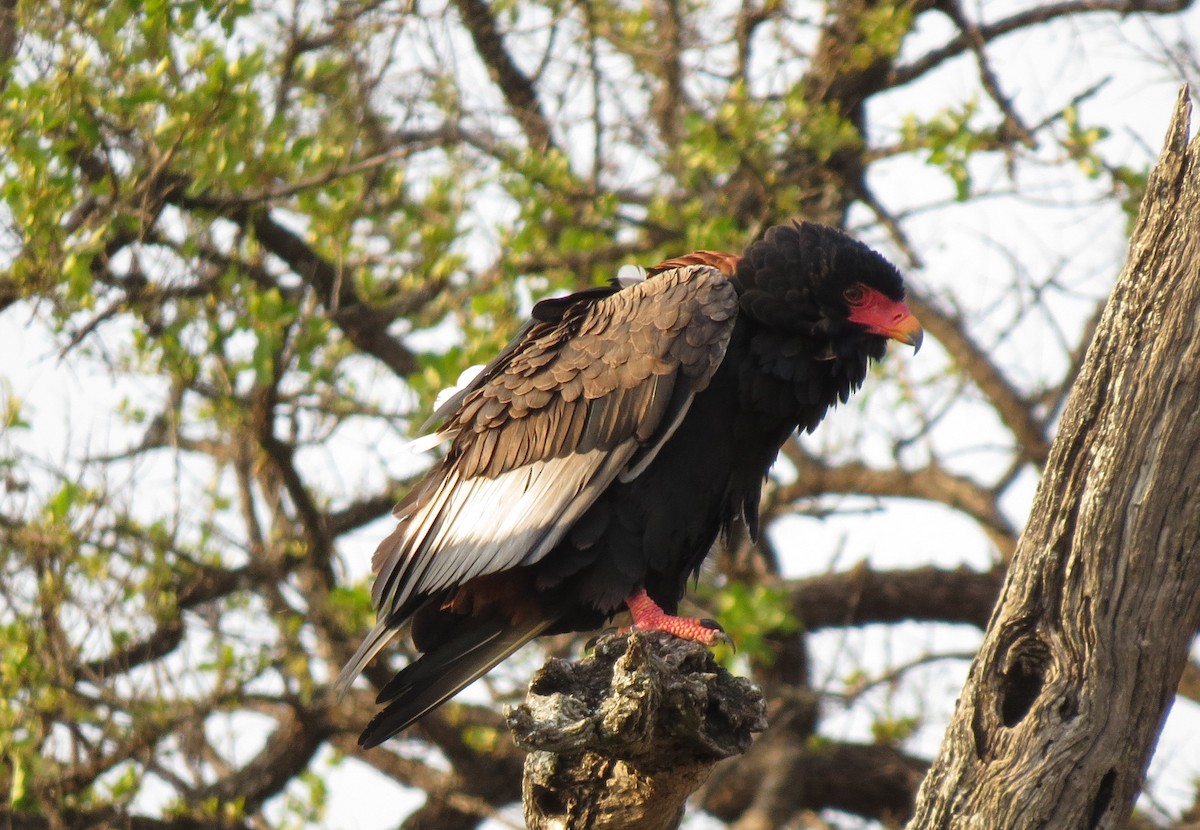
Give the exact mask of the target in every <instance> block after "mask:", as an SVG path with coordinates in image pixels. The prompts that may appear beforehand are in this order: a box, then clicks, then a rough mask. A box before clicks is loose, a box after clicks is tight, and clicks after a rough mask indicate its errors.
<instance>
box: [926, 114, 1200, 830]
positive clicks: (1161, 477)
mask: <svg viewBox="0 0 1200 830" xmlns="http://www.w3.org/2000/svg"><path fill="white" fill-rule="evenodd" d="M1190 113H1191V105H1190V102H1189V99H1188V96H1187V92H1186V90H1184V91H1183V92H1182V93H1181V95H1180V99H1179V103H1178V105H1177V107H1176V111H1175V114H1174V117H1173V119H1172V123H1171V126H1170V129H1169V130H1168V134H1167V139H1166V144H1165V147H1164V149H1163V152H1162V155H1161V157H1160V158H1159V161H1158V164H1157V166H1156V167H1155V170H1154V172H1153V173H1152V175H1151V177H1150V181H1149V184H1148V186H1147V192H1146V196H1145V199H1144V201H1143V203H1142V207H1141V214H1140V216H1139V218H1138V223H1137V228H1136V229H1135V231H1134V235H1133V240H1132V241H1131V243H1130V249H1129V259H1128V262H1127V263H1126V266H1125V269H1124V270H1123V272H1122V274H1121V276H1120V278H1119V280H1118V282H1117V285H1116V288H1115V289H1114V291H1113V295H1112V297H1111V299H1110V300H1109V303H1108V306H1107V308H1106V309H1105V312H1104V316H1103V319H1102V321H1101V323H1100V326H1099V328H1098V330H1097V332H1096V336H1095V339H1094V340H1093V342H1092V345H1091V347H1090V349H1089V352H1088V355H1087V359H1086V362H1085V365H1084V368H1083V371H1082V372H1081V374H1080V376H1079V379H1078V381H1077V382H1076V385H1075V387H1074V389H1073V390H1072V392H1071V397H1070V399H1069V401H1068V403H1067V407H1066V411H1065V413H1064V415H1063V419H1062V425H1061V426H1060V428H1059V432H1058V436H1057V438H1056V439H1055V441H1054V445H1053V448H1052V450H1051V454H1050V459H1049V462H1048V466H1047V469H1046V472H1045V475H1044V477H1043V479H1042V482H1041V486H1040V489H1039V491H1038V495H1037V499H1036V502H1035V504H1034V507H1033V511H1032V514H1031V516H1030V521H1029V524H1028V526H1027V527H1026V529H1025V532H1024V534H1023V535H1022V537H1021V541H1020V543H1019V545H1018V547H1017V551H1016V554H1015V555H1014V557H1013V562H1012V568H1011V570H1010V571H1009V574H1008V578H1007V582H1006V584H1005V586H1004V588H1003V590H1002V592H1001V598H1000V604H999V605H998V607H997V609H996V612H995V614H994V615H993V617H992V621H991V624H990V626H989V628H988V632H987V635H986V638H985V641H984V644H983V647H982V648H981V650H980V652H979V655H978V657H977V658H976V660H975V663H974V664H973V666H972V668H971V671H970V675H969V677H968V680H967V685H966V687H965V689H964V690H963V693H962V696H961V698H960V700H959V705H958V710H957V712H956V713H955V716H954V719H953V721H952V722H951V724H950V728H949V730H948V732H947V735H946V739H945V741H944V743H943V745H942V748H941V752H940V753H939V755H938V758H937V759H936V760H935V762H934V765H933V767H932V769H931V771H930V773H929V775H928V777H927V778H926V780H925V782H924V784H923V785H922V788H921V792H920V795H919V796H918V803H917V807H916V811H915V817H914V818H913V820H912V822H911V823H910V824H909V825H908V826H909V828H939V830H941V829H942V828H945V829H946V830H949V828H987V830H1004V829H1006V828H1035V827H1037V828H1055V830H1059V829H1060V828H1063V829H1066V830H1075V829H1076V828H1079V830H1092V828H1118V827H1122V826H1124V825H1125V824H1126V822H1127V821H1128V819H1129V816H1130V813H1131V810H1132V805H1133V801H1134V799H1135V797H1136V796H1137V794H1138V792H1139V790H1140V788H1141V785H1142V781H1143V777H1144V775H1145V770H1146V765H1147V763H1148V762H1149V758H1150V754H1151V752H1152V750H1153V747H1154V744H1155V741H1156V739H1157V737H1158V733H1159V730H1160V728H1161V726H1162V722H1163V719H1164V718H1165V716H1166V712H1167V710H1168V708H1169V707H1170V704H1171V701H1172V699H1173V696H1174V692H1175V688H1176V685H1177V683H1178V681H1179V677H1180V673H1181V671H1182V669H1183V666H1184V663H1185V660H1186V657H1187V651H1188V646H1189V644H1190V642H1191V640H1192V634H1193V632H1194V631H1195V630H1196V628H1197V623H1198V621H1200V331H1198V327H1200V140H1196V141H1192V142H1191V145H1190V146H1189V145H1188V140H1187V136H1188V121H1189V116H1190Z"/></svg>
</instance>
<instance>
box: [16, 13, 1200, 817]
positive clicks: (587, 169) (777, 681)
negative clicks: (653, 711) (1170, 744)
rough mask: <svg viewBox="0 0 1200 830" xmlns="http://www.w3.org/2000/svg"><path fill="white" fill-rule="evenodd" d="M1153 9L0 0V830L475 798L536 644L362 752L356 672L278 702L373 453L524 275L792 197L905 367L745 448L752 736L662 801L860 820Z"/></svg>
mask: <svg viewBox="0 0 1200 830" xmlns="http://www.w3.org/2000/svg"><path fill="white" fill-rule="evenodd" d="M1189 7H1190V0H1064V2H1057V3H1035V4H1019V3H1010V2H1003V3H991V4H986V5H977V6H973V7H967V6H965V5H963V4H959V3H957V2H954V0H948V1H945V2H930V1H929V0H901V2H882V1H881V0H829V2H827V3H824V4H821V3H806V2H794V3H780V2H775V1H774V0H761V2H760V0H742V1H741V2H737V0H729V2H719V3H713V4H706V3H681V2H677V0H646V2H610V1H609V0H584V1H583V2H566V3H560V2H557V1H556V0H549V2H531V0H496V1H495V2H492V3H490V4H489V3H487V2H485V0H450V2H448V3H446V4H442V3H439V2H436V0H435V2H430V3H420V4H418V3H415V2H412V0H400V2H391V0H370V1H369V2H361V3H349V2H334V0H294V2H288V1H285V2H279V3H265V2H264V3H250V2H244V1H243V0H227V2H215V0H187V1H186V2H178V3H161V2H160V3H148V4H139V3H133V2H124V1H122V0H118V2H112V3H108V2H104V3H102V2H80V3H73V2H66V0H47V2H43V3H32V2H28V0H0V141H2V144H0V146H2V147H3V155H2V156H0V186H2V194H3V202H2V203H0V338H2V340H0V343H3V347H2V348H0V353H2V354H3V355H4V357H3V359H2V361H0V375H2V376H3V380H2V381H0V383H2V384H3V385H2V386H0V394H2V395H3V418H4V420H3V425H4V432H3V436H2V437H0V467H2V469H3V474H4V481H3V492H2V493H0V562H2V567H3V578H2V579H0V785H2V786H0V792H4V793H5V794H6V805H5V806H4V807H2V808H0V811H2V813H3V816H4V821H5V822H6V823H7V824H9V825H10V826H13V827H21V828H25V827H28V828H51V827H55V828H57V827H91V826H97V825H103V824H120V825H122V826H136V827H138V828H145V829H146V830H156V829H157V828H163V830H165V829H166V828H180V829H181V830H182V829H183V828H197V829H199V828H207V827H227V826H229V827H241V826H245V827H260V826H285V827H302V826H334V827H349V826H357V827H364V828H375V827H378V828H390V827H404V828H450V829H451V830H452V828H470V827H476V826H479V825H481V824H484V823H487V822H489V821H491V822H498V823H499V824H500V825H503V824H504V822H510V823H511V822H513V821H517V820H519V819H516V818H515V816H517V815H519V813H516V812H513V811H511V810H508V811H506V810H505V808H506V806H509V805H511V804H512V803H513V802H515V801H517V800H518V799H519V796H520V790H519V786H520V766H521V762H522V756H521V753H519V752H518V751H517V750H515V749H514V748H513V747H512V746H511V743H510V741H509V740H508V737H507V734H506V731H505V730H504V727H503V722H502V718H501V715H500V707H499V705H498V704H497V702H496V701H502V700H507V699H511V698H512V697H513V696H514V694H516V693H519V690H520V689H521V687H522V685H523V683H524V681H525V680H527V678H528V676H529V674H530V671H531V668H532V667H533V666H536V665H537V664H539V663H540V661H541V659H542V657H543V653H544V651H545V650H546V649H549V650H551V651H556V652H560V653H572V652H573V651H575V650H577V648H578V643H577V642H574V641H571V640H569V639H566V638H563V639H560V640H557V641H554V642H550V643H546V644H543V646H542V647H541V648H542V651H538V652H536V653H531V651H527V652H525V654H524V656H522V657H519V658H517V659H514V660H512V661H510V663H509V664H508V665H506V666H505V667H503V668H502V669H501V670H499V671H497V672H495V673H493V675H492V677H491V678H489V680H488V681H485V683H483V684H481V686H482V687H483V688H477V689H475V690H474V691H473V693H471V694H468V695H466V696H464V697H463V698H462V699H460V700H459V701H458V702H456V703H454V704H451V705H449V706H447V707H445V708H444V709H442V710H440V711H439V712H438V713H437V714H435V715H434V716H432V717H430V718H428V719H427V720H426V721H424V722H423V723H422V724H421V725H420V726H418V727H417V728H415V729H413V730H412V731H411V732H410V733H408V734H406V736H405V737H404V738H403V739H402V740H397V741H393V742H391V743H390V744H389V745H388V746H386V747H384V748H382V749H380V750H375V751H372V752H368V753H362V752H361V751H359V750H358V749H357V747H356V745H355V737H356V735H357V733H358V731H359V730H360V729H361V727H362V726H363V724H365V722H366V721H367V720H368V719H369V717H370V715H371V714H372V712H373V710H374V706H373V704H372V698H373V696H374V693H373V691H372V689H371V688H369V685H370V684H375V685H378V684H381V683H382V682H383V681H384V680H386V677H387V676H388V674H389V672H388V671H387V670H386V669H384V668H380V667H378V666H377V667H375V668H374V669H372V670H371V671H369V672H368V677H367V680H368V683H362V684H360V685H359V686H358V687H357V688H356V689H355V691H354V692H353V693H352V694H351V695H350V696H349V697H348V698H347V699H346V700H344V701H342V702H340V703H339V702H337V701H335V700H333V699H332V697H331V696H330V694H329V692H328V682H329V680H330V679H331V677H332V676H333V674H335V673H336V671H337V669H338V668H339V667H340V665H341V664H342V662H343V661H344V660H345V659H346V657H348V656H349V654H350V653H351V652H352V650H353V648H354V646H355V645H356V643H357V640H358V638H359V637H360V636H361V634H362V632H364V631H365V630H366V629H367V627H368V626H369V621H370V618H371V611H370V607H369V601H368V584H369V583H368V580H367V573H366V572H367V563H368V560H369V557H370V553H371V551H372V549H373V547H374V543H375V541H376V540H377V539H378V538H379V537H380V536H382V535H383V534H384V533H386V532H387V530H388V529H389V527H390V521H391V520H390V519H389V518H388V514H389V511H390V509H391V507H392V505H393V503H394V502H395V501H396V500H397V499H398V498H399V496H400V495H402V494H403V492H404V491H405V487H406V485H407V484H408V483H410V482H411V481H412V480H413V478H414V477H415V476H416V475H417V474H419V472H420V470H421V469H422V468H423V467H424V466H425V465H426V464H428V459H424V458H421V457H419V456H414V455H412V454H409V453H406V452H405V451H404V450H403V443H404V441H405V440H406V439H407V438H408V437H409V436H411V435H412V434H414V431H415V429H416V427H417V426H419V425H420V424H421V422H422V421H423V420H424V419H425V417H426V416H427V415H428V413H429V410H430V404H431V401H432V398H433V395H434V394H435V393H436V391H437V390H438V389H439V388H441V387H443V386H445V385H448V384H449V383H451V382H452V381H453V380H454V379H455V377H456V376H457V374H458V372H459V371H460V370H461V369H462V368H464V367H465V366H467V365H468V364H471V363H477V362H481V361H482V360H485V359H486V358H487V357H488V356H489V355H490V354H492V353H494V352H495V350H496V349H497V348H498V347H499V346H500V345H501V344H502V343H503V342H504V341H505V340H506V339H507V337H508V336H509V335H510V334H511V333H512V332H513V331H514V330H515V328H516V326H517V325H518V321H519V318H520V317H521V316H522V315H523V314H525V313H526V312H527V311H528V309H529V307H530V304H531V302H532V301H533V300H535V299H537V298H539V297H541V296H544V295H546V294H549V293H552V292H556V291H561V290H564V289H568V288H578V287H582V286H587V285H592V284H596V283H598V282H600V281H602V280H605V279H607V278H609V277H611V276H612V275H613V274H614V273H615V271H616V269H617V268H618V267H619V266H620V265H621V264H623V263H626V262H631V261H636V262H642V263H652V262H655V261H658V260H660V259H663V258H665V257H667V256H671V255H675V254H679V253H682V252H685V251H687V250H691V249H694V248H698V247H707V248H718V249H722V248H723V249H732V250H738V249H740V248H741V247H743V246H744V245H745V244H746V243H747V242H749V241H750V240H752V239H753V238H754V237H755V235H756V234H758V233H760V232H761V231H762V230H764V229H765V228H766V227H767V226H768V225H770V224H772V223H775V222H778V221H781V220H783V219H785V218H787V217H789V216H797V215H798V216H803V217H805V218H808V219H812V220H817V221H822V222H826V223H830V224H836V225H840V226H843V227H846V228H848V229H849V230H851V231H852V232H853V233H854V234H856V235H858V236H859V237H861V238H863V239H864V240H866V241H868V242H870V243H871V244H873V245H874V246H876V247H878V248H879V249H880V250H882V251H884V252H885V253H887V254H888V255H889V257H891V258H892V259H893V260H894V261H896V262H897V263H898V264H899V265H901V267H902V269H903V270H904V271H905V272H906V273H907V274H908V275H909V281H910V284H911V285H913V287H914V290H913V302H912V305H913V308H914V310H915V311H916V312H917V315H918V316H919V317H920V319H921V320H922V322H923V323H924V325H925V328H926V330H927V332H928V334H929V335H930V336H931V338H932V340H933V341H934V342H935V343H936V345H933V344H931V345H930V346H929V347H927V351H923V352H922V354H921V355H920V357H919V359H918V360H915V361H913V360H911V359H910V358H909V357H907V356H896V357H893V359H891V360H890V361H889V362H888V363H887V364H886V366H885V367H884V368H883V369H882V370H881V374H884V375H886V379H884V380H879V379H877V380H876V381H873V382H872V383H871V384H870V389H869V391H867V392H866V393H865V394H863V395H860V396H859V397H858V398H856V399H855V401H854V402H852V403H851V404H850V405H849V406H847V407H843V408H842V409H841V410H839V411H838V412H836V413H835V414H834V415H833V416H832V417H831V418H830V419H829V420H828V421H827V423H826V424H825V425H824V426H823V427H822V429H821V430H820V431H819V432H818V433H817V434H816V435H815V436H811V437H802V438H797V439H795V440H794V441H792V442H791V443H790V444H789V445H788V447H787V448H786V452H785V456H786V457H785V458H784V459H783V460H782V461H781V463H780V464H779V465H778V468H777V471H776V474H775V475H774V476H773V479H772V482H771V486H770V487H768V489H767V493H766V496H765V499H766V504H765V505H764V517H765V520H766V525H767V527H768V532H767V533H766V534H765V535H764V538H763V539H762V541H761V542H760V543H759V544H758V545H750V544H749V543H748V542H743V543H742V544H741V545H737V546H733V547H731V548H730V549H727V550H721V551H719V554H718V555H717V556H716V557H714V559H713V567H711V568H710V569H709V570H708V571H707V572H706V574H705V577H704V579H703V584H702V586H701V591H700V593H701V600H700V602H701V603H702V604H703V605H704V606H705V607H706V608H707V610H708V611H709V612H711V613H712V614H714V615H716V616H719V617H720V618H721V619H722V620H723V621H724V622H725V623H726V624H727V627H728V628H729V629H730V631H731V633H732V635H733V637H734V639H735V640H736V641H738V642H739V643H740V644H741V645H742V647H743V648H742V651H741V652H740V653H739V656H738V658H737V660H736V661H735V666H736V668H737V669H738V670H740V671H742V672H743V673H746V674H748V675H749V676H751V677H753V678H754V679H755V680H756V682H758V683H760V684H761V685H762V687H763V689H764V691H765V693H766V695H767V697H768V700H769V702H770V706H771V713H772V724H771V729H770V731H769V732H767V733H766V734H764V735H763V736H761V738H760V739H759V741H758V743H757V744H756V746H755V748H754V749H753V750H752V752H751V753H750V754H749V755H748V756H747V757H746V758H744V759H741V760H739V761H737V762H735V763H734V764H732V765H729V766H727V767H724V768H722V769H720V770H719V771H718V773H717V774H715V775H714V776H713V778H712V780H711V781H710V782H709V784H708V785H707V786H706V788H705V789H704V790H702V791H701V792H700V793H699V794H698V796H697V798H696V800H695V805H694V813H693V815H691V816H690V817H689V819H688V821H689V823H690V826H695V827H723V826H730V827H739V828H751V827H754V828H759V827H764V828H765V827H824V826H830V827H847V828H849V827H861V826H872V825H875V824H882V825H885V826H892V825H895V824H897V823H899V822H901V821H902V820H903V818H904V816H905V815H907V812H908V810H909V809H910V807H911V802H912V797H913V795H914V793H915V789H916V787H917V785H918V783H919V781H920V778H921V775H922V774H923V771H924V769H925V766H926V763H927V762H926V759H927V758H928V757H929V755H930V754H931V753H932V749H933V747H934V746H936V743H937V739H938V737H939V735H940V730H941V728H942V727H943V726H944V723H945V720H946V718H947V716H948V714H949V711H950V709H951V707H952V706H953V700H954V694H955V691H956V689H957V687H958V685H959V683H960V682H961V678H962V675H963V672H964V671H965V666H966V663H965V662H964V661H965V660H966V659H969V657H970V654H971V652H972V650H973V649H974V647H975V646H976V645H977V644H978V640H979V635H978V630H979V628H980V627H981V626H982V625H983V624H985V623H986V621H987V618H988V616H989V613H990V610H991V606H992V602H993V600H994V598H995V594H996V591H997V590H998V586H999V583H1000V578H1001V576H1002V574H1003V569H1004V566H1005V562H1006V559H1007V557H1008V556H1009V555H1010V554H1011V552H1012V550H1013V547H1014V544H1015V540H1016V537H1017V535H1018V533H1019V530H1020V527H1021V525H1022V522H1023V519H1024V515H1025V511H1026V509H1027V507H1028V504H1029V500H1030V497H1031V494H1032V490H1033V486H1034V485H1035V483H1036V480H1037V476H1038V471H1039V468H1040V466H1041V464H1042V463H1043V461H1044V459H1045V456H1046V451H1047V447H1048V443H1049V440H1050V438H1051V436H1052V434H1053V429H1054V423H1055V419H1056V417H1057V415H1058V413H1059V408H1060V406H1061V403H1062V401H1063V399H1064V396H1065V393H1066V390H1067V389H1068V387H1069V386H1070V383H1071V381H1072V379H1073V377H1074V375H1075V372H1076V369H1077V366H1078V362H1079V358H1080V355H1081V352H1082V349H1083V348H1084V346H1086V343H1087V342H1088V339H1089V332H1090V328H1091V326H1092V323H1093V320H1094V318H1095V314H1096V311H1097V309H1098V307H1099V304H1100V303H1101V302H1102V301H1103V298H1104V297H1105V296H1106V294H1107V291H1108V288H1109V286H1111V283H1112V281H1113V279H1114V278H1115V276H1116V274H1117V272H1118V270H1119V268H1120V265H1121V262H1122V261H1123V258H1124V251H1123V248H1124V241H1125V232H1126V229H1127V228H1126V223H1127V220H1128V215H1129V212H1130V211H1131V210H1133V209H1134V208H1135V207H1136V204H1137V201H1138V198H1139V197H1140V190H1141V187H1142V183H1143V181H1144V177H1145V172H1146V170H1147V169H1148V166H1149V164H1150V162H1151V161H1152V160H1153V157H1154V154H1155V151H1156V149H1157V141H1158V138H1159V136H1160V135H1161V132H1162V130H1163V129H1165V126H1166V120H1167V116H1168V114H1169V112H1170V102H1171V101H1172V100H1173V98H1174V95H1175V90H1176V87H1177V85H1178V83H1179V82H1180V81H1182V80H1187V79H1189V78H1191V79H1192V80H1195V79H1196V77H1197V76H1198V74H1200V73H1198V72H1197V62H1196V60H1195V57H1194V54H1193V52H1192V51H1191V48H1190V45H1189V41H1188V40H1187V27H1188V26H1191V27H1194V26H1195V23H1196V20H1195V15H1194V13H1189V11H1188V9H1189ZM1155 103H1160V104H1161V106H1160V107H1159V108H1158V109H1155V108H1154V107H1153V105H1154V104H1155ZM393 656H394V659H397V660H398V659H401V655H399V654H395V655H393ZM1190 676H1191V675H1189V677H1190ZM1197 685H1200V684H1195V683H1190V682H1188V678H1185V683H1184V685H1183V687H1181V693H1182V694H1183V695H1184V696H1185V697H1187V698H1191V699H1197V698H1200V695H1198V693H1197V690H1196V686H1197ZM1187 705H1189V706H1190V705H1191V704H1187ZM1173 761H1174V762H1175V763H1176V765H1177V766H1178V765H1182V768H1183V772H1182V775H1180V774H1176V776H1175V780H1176V783H1175V784H1173V785H1171V786H1173V787H1174V789H1173V790H1171V791H1170V792H1165V793H1162V794H1160V793H1157V792H1156V793H1154V795H1153V797H1151V798H1148V799H1146V800H1145V801H1144V809H1143V813H1142V820H1144V821H1146V822H1149V823H1151V824H1154V825H1156V826H1164V827H1165V826H1171V825H1172V824H1173V823H1175V822H1180V821H1185V820H1186V818H1187V816H1186V813H1187V812H1188V803H1189V800H1190V799H1191V798H1192V794H1191V793H1188V792H1187V791H1186V790H1183V791H1180V785H1179V784H1178V780H1183V781H1184V782H1185V784H1186V783H1187V778H1188V775H1196V774H1200V756H1198V755H1196V753H1195V751H1194V750H1193V751H1192V754H1191V756H1186V755H1185V756H1184V757H1182V758H1181V757H1179V756H1178V755H1175V756H1174V757H1173ZM1168 789H1170V788H1168ZM493 826H497V825H496V824H493Z"/></svg>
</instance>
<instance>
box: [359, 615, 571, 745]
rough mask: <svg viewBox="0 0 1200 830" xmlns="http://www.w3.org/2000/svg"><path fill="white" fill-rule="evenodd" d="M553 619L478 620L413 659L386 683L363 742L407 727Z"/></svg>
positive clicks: (377, 740) (376, 740) (382, 738)
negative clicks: (379, 708)
mask: <svg viewBox="0 0 1200 830" xmlns="http://www.w3.org/2000/svg"><path fill="white" fill-rule="evenodd" d="M553 622H554V621H553V620H547V619H533V620H528V621H526V622H524V623H521V624H518V625H513V624H512V623H511V622H509V621H508V620H505V619H502V618H492V619H484V620H472V623H473V624H472V625H469V626H464V627H463V630H462V631H460V632H456V633H455V635H454V636H452V637H450V638H448V639H447V640H445V641H444V642H442V643H439V644H438V646H437V647H436V648H434V649H433V650H431V651H429V652H427V653H425V654H423V655H422V656H421V657H420V658H419V659H418V660H416V661H414V662H412V663H409V664H408V665H407V666H405V667H404V668H403V669H401V670H400V672H399V673H398V674H397V675H396V676H395V677H393V678H392V679H391V681H390V682H389V683H388V684H387V685H386V686H384V687H383V689H382V690H381V691H380V692H379V697H378V699H377V701H376V702H377V703H387V704H388V705H387V707H386V708H385V709H384V710H383V711H381V712H380V713H379V714H378V715H376V716H375V717H374V718H373V719H372V720H371V722H370V723H369V724H367V728H366V729H364V730H363V733H362V735H360V736H359V739H358V743H359V746H361V747H363V748H364V749H370V748H371V747H373V746H378V745H379V744H381V743H383V742H384V741H386V740H387V739H388V738H390V737H392V736H393V735H396V734H398V733H399V732H401V731H403V730H404V729H407V728H408V727H409V726H411V725H412V724H413V723H414V722H415V721H417V720H418V719H419V718H420V717H421V716H422V715H424V714H426V713H427V712H429V711H431V710H433V709H436V708H437V707H438V706H441V705H442V704H443V703H445V702H446V701H447V700H448V699H450V698H451V697H453V696H454V695H456V694H458V692H459V691H460V690H461V689H462V688H463V687H464V686H466V685H467V684H469V683H471V682H472V681H474V680H477V679H478V678H480V677H482V676H483V675H484V674H486V673H487V672H488V670H489V669H491V668H492V667H493V666H495V665H496V664H497V663H499V662H500V661H501V660H503V659H504V658H506V657H508V656H509V655H510V654H512V653H513V652H514V651H516V650H517V649H518V648H520V647H521V646H523V645H525V643H527V642H529V641H530V640H532V639H533V638H534V637H536V636H537V635H538V634H540V633H542V632H543V631H545V630H546V629H547V628H549V627H550V625H551V624H552V623H553ZM372 633H374V632H372ZM370 639H371V638H370V637H368V640H370ZM385 642H386V641H385ZM376 650H377V649H376ZM360 651H362V649H360ZM368 659H369V658H368ZM352 662H353V661H352Z"/></svg>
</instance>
